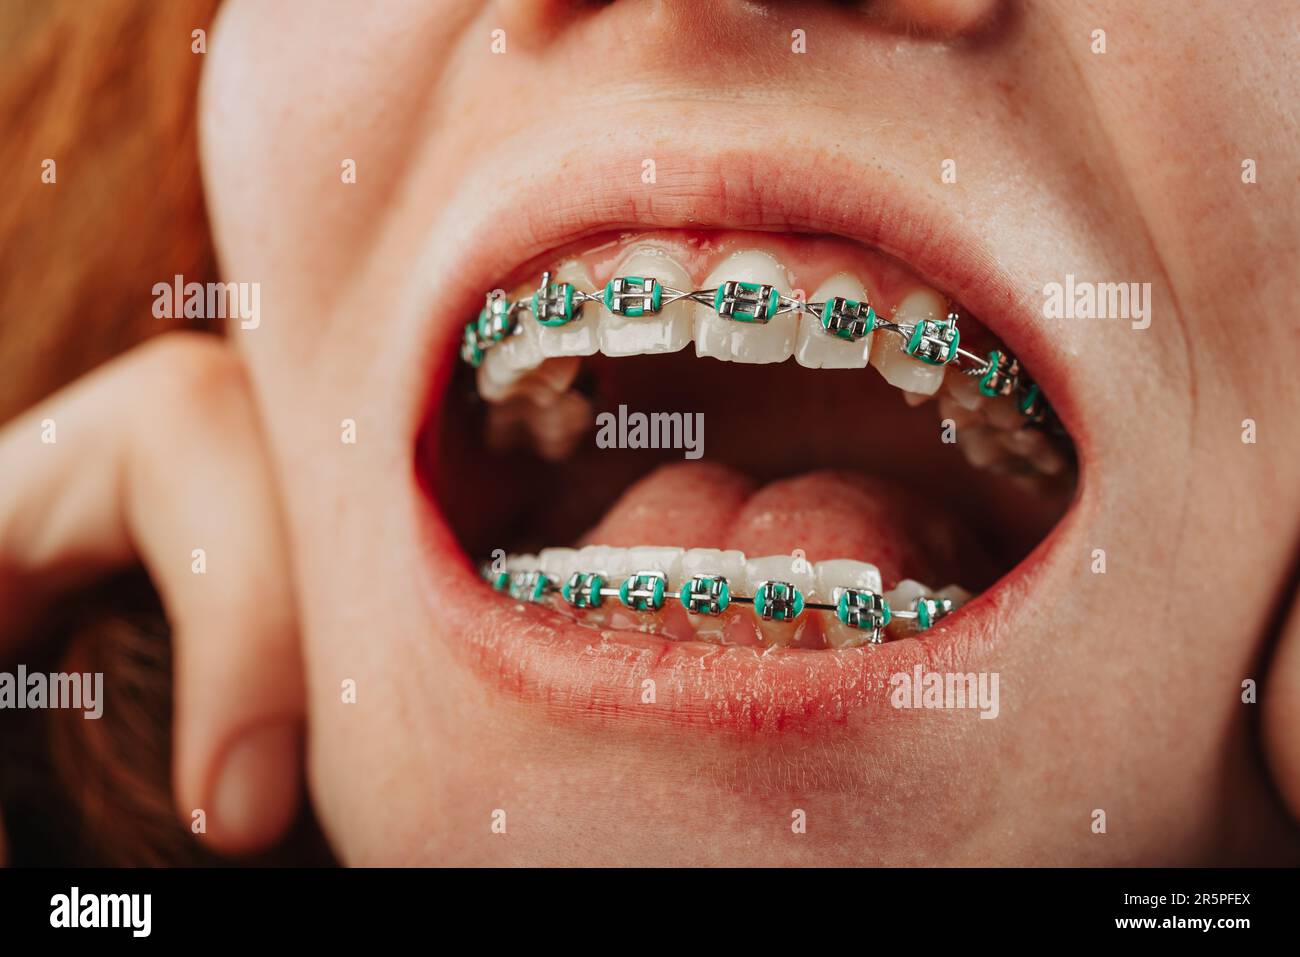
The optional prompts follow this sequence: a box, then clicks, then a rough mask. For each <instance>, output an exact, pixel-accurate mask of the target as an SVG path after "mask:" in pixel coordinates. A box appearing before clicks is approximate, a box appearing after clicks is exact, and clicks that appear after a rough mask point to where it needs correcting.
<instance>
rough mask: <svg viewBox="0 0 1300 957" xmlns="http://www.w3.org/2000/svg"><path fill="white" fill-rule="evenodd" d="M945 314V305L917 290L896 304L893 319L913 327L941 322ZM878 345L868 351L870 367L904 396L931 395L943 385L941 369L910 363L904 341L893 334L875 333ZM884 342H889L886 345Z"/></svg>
mask: <svg viewBox="0 0 1300 957" xmlns="http://www.w3.org/2000/svg"><path fill="white" fill-rule="evenodd" d="M947 314H948V304H947V302H946V301H945V300H944V298H943V296H941V295H939V294H938V293H937V292H935V291H934V290H933V289H917V290H916V291H915V292H912V293H909V294H908V295H907V296H905V297H904V298H903V301H902V302H900V303H899V304H898V309H897V310H895V313H894V316H893V319H894V321H895V322H897V323H899V324H900V325H903V324H908V325H910V324H912V323H915V322H919V321H920V320H922V319H942V318H944V317H945V316H946V315H947ZM877 335H880V337H881V341H880V342H878V343H877V344H876V348H874V349H872V350H871V364H872V365H873V366H875V368H876V371H877V372H879V373H880V374H881V376H883V377H884V380H885V381H886V382H888V383H889V384H890V385H892V386H896V387H897V388H899V389H902V390H903V391H904V392H915V393H917V394H919V395H934V394H935V393H936V392H938V391H939V387H940V386H942V385H943V376H944V367H943V366H932V365H927V364H926V363H924V362H921V361H920V360H919V359H913V358H912V357H911V356H909V355H908V354H907V353H906V352H904V351H903V348H902V346H903V340H902V338H901V337H900V336H897V335H894V334H892V333H883V334H881V333H877ZM886 338H887V340H888V341H886Z"/></svg>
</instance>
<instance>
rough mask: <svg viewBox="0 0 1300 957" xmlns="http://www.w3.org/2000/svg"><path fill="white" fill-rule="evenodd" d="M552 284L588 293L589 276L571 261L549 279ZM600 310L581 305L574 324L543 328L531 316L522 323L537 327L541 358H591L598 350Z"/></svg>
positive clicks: (584, 268) (580, 265)
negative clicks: (570, 285)
mask: <svg viewBox="0 0 1300 957" xmlns="http://www.w3.org/2000/svg"><path fill="white" fill-rule="evenodd" d="M551 282H571V283H573V285H574V288H575V289H577V290H578V291H579V292H589V291H590V290H591V276H589V275H588V274H587V268H586V267H585V266H584V265H583V264H582V263H581V262H579V261H578V260H576V259H570V260H569V261H567V262H565V263H563V264H562V265H560V266H559V267H558V268H557V269H556V270H555V273H554V274H553V275H552V276H551ZM598 312H599V310H598V309H597V308H595V307H594V306H593V305H592V304H591V303H587V304H586V305H584V306H583V309H582V313H581V314H580V315H579V316H578V318H577V319H575V320H573V322H570V323H568V324H567V325H563V326H543V325H541V324H539V323H538V322H537V320H535V319H534V318H533V317H532V314H531V313H530V314H528V315H526V316H524V318H523V320H522V321H523V322H531V323H532V324H533V325H535V326H537V345H538V348H539V349H540V350H541V353H542V355H544V356H590V355H595V354H596V352H597V350H598V349H599V347H600V323H599V317H598Z"/></svg>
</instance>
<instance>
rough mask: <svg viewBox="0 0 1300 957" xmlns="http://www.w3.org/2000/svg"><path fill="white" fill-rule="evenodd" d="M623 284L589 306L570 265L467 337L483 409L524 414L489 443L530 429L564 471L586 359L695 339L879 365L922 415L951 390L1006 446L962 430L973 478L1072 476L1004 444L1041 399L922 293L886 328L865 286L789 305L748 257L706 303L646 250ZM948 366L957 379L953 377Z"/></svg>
mask: <svg viewBox="0 0 1300 957" xmlns="http://www.w3.org/2000/svg"><path fill="white" fill-rule="evenodd" d="M617 276H618V278H616V279H614V280H611V282H610V283H608V284H607V285H606V286H605V287H604V288H603V289H601V290H599V291H598V292H593V291H591V290H592V289H593V283H592V281H591V277H590V275H589V274H588V272H587V269H586V267H585V266H584V265H583V263H582V262H581V261H580V260H576V259H571V260H568V261H567V262H565V263H563V264H562V265H561V266H560V267H559V268H558V269H557V270H556V272H555V274H554V275H550V274H548V275H547V276H546V277H545V279H544V282H543V284H542V286H541V287H540V288H539V289H538V290H536V291H535V292H534V293H532V294H530V295H528V296H524V297H522V298H521V299H519V300H518V301H516V302H515V303H513V304H509V303H507V302H506V300H505V299H504V297H503V296H502V295H501V294H499V293H494V294H493V295H492V296H490V297H489V299H488V301H487V304H486V306H485V308H484V310H483V311H482V313H481V314H480V316H479V319H478V320H477V322H475V323H471V324H470V326H469V327H468V328H467V329H466V334H465V337H464V344H463V348H462V355H463V356H464V358H466V359H467V360H468V361H470V363H471V364H473V365H477V366H478V387H479V393H480V395H482V396H483V398H485V399H487V400H488V401H490V402H493V403H497V404H509V403H513V404H515V408H514V409H512V410H510V411H508V412H502V413H500V414H497V415H495V416H494V418H493V420H492V425H491V426H490V428H491V429H492V430H493V431H494V432H495V435H494V436H490V437H489V438H490V440H492V441H494V442H495V443H496V444H499V445H505V444H508V443H509V441H512V440H511V439H510V438H509V436H511V435H514V434H517V432H518V431H519V424H520V423H522V424H523V425H524V426H525V427H526V429H527V431H528V432H529V433H530V434H532V435H533V437H534V439H536V438H537V437H538V436H539V435H545V436H546V437H547V441H546V442H544V443H542V444H543V445H545V449H543V451H544V453H545V454H546V455H548V456H550V457H561V456H563V455H564V454H566V452H567V450H568V449H570V448H572V445H573V442H574V441H576V439H577V437H578V436H579V435H580V434H581V432H582V431H583V430H584V428H585V427H586V425H587V422H586V421H585V420H584V418H583V415H582V414H581V413H582V408H581V407H580V406H579V404H577V403H569V404H568V405H564V404H557V403H556V401H555V400H556V399H557V398H559V397H560V396H561V395H563V394H565V393H566V392H567V390H568V387H569V385H570V384H571V383H572V381H573V377H574V375H575V374H576V368H577V367H576V360H577V358H578V357H581V356H588V355H592V354H594V353H596V352H601V353H603V354H605V355H608V356H630V355H642V354H647V353H661V352H676V351H679V350H681V349H683V348H685V346H686V344H687V343H689V342H691V341H692V339H693V340H694V342H695V351H696V353H697V354H698V355H701V356H712V357H714V358H717V359H723V360H727V361H732V362H751V363H769V362H782V361H784V360H785V359H788V358H789V357H790V356H792V355H793V356H794V358H795V361H796V362H798V363H799V364H800V365H803V366H807V367H809V368H837V369H850V368H862V367H864V366H866V365H867V364H868V361H869V362H870V365H872V366H873V367H874V368H875V369H876V371H877V372H879V373H880V375H881V376H882V377H883V378H884V379H885V380H886V381H887V382H889V383H890V384H891V385H894V386H897V387H898V388H899V389H901V390H903V392H904V394H905V396H907V398H908V401H909V402H911V403H912V404H917V403H919V402H922V401H924V400H925V398H927V397H929V396H933V395H936V394H937V393H939V392H940V390H941V389H943V387H944V385H945V383H951V386H950V388H949V389H948V390H947V392H948V393H949V394H950V395H951V396H952V398H953V400H954V401H955V402H956V405H957V407H958V408H959V409H960V410H961V411H962V413H964V414H963V415H960V416H952V418H953V419H954V421H956V422H957V424H958V425H967V424H974V425H979V426H984V425H988V426H991V427H992V428H993V429H995V430H996V431H997V432H998V433H999V434H998V435H997V436H995V437H994V439H993V440H992V441H993V445H990V444H989V442H988V441H985V440H984V437H983V436H982V434H981V433H980V431H979V430H978V429H962V430H961V432H960V433H959V436H958V445H959V446H960V447H961V448H962V449H963V451H965V452H966V453H967V456H968V458H970V459H971V461H972V462H973V463H974V464H990V463H994V462H998V461H1001V460H1002V459H1005V458H1008V457H1010V458H1019V459H1022V460H1024V461H1025V462H1028V463H1030V464H1031V465H1032V466H1033V467H1034V468H1035V469H1037V470H1038V471H1040V472H1045V473H1049V474H1051V473H1054V472H1057V471H1060V469H1061V468H1063V467H1064V464H1065V459H1064V457H1063V456H1062V455H1061V454H1060V453H1059V451H1057V450H1055V449H1054V448H1052V446H1051V444H1050V443H1048V442H1046V440H1041V441H1040V440H1034V439H1029V438H1023V437H1021V438H1017V439H1015V440H1011V439H1009V438H1004V437H1003V435H1002V434H1001V433H1004V432H1012V433H1015V432H1019V431H1020V430H1021V427H1022V426H1023V425H1024V424H1025V422H1026V420H1028V421H1029V422H1032V423H1035V424H1037V423H1039V422H1040V421H1041V420H1043V419H1044V418H1046V415H1047V414H1046V412H1045V411H1044V407H1043V405H1042V401H1041V396H1040V395H1039V394H1038V392H1037V388H1036V387H1034V386H1033V385H1032V384H1031V383H1029V381H1028V380H1027V379H1025V378H1024V377H1023V375H1022V374H1021V372H1020V369H1019V366H1018V365H1017V364H1016V363H1015V360H1014V359H1012V358H1011V357H1010V356H1008V355H1006V354H1005V353H1004V352H1001V351H998V352H994V353H993V354H992V356H991V357H990V358H989V359H981V358H980V357H978V356H973V355H972V354H971V353H969V352H966V351H965V350H962V349H960V335H959V332H960V331H959V330H958V328H957V322H956V316H955V314H954V313H952V312H950V311H949V308H948V303H947V302H946V300H945V299H944V297H943V296H941V295H940V294H939V293H938V292H936V291H935V290H933V289H930V288H927V287H922V286H918V287H916V288H914V289H913V290H912V291H911V292H910V293H908V294H907V295H905V296H904V297H903V298H902V299H901V300H900V301H899V303H898V305H897V307H896V308H895V309H894V310H892V313H891V317H890V318H888V319H886V318H884V317H881V316H878V315H877V313H876V311H875V310H874V309H873V308H872V306H871V305H870V303H869V301H868V295H867V292H866V289H865V288H864V286H863V284H862V283H861V282H860V281H859V280H858V279H857V278H856V277H854V276H852V275H850V274H848V273H838V274H836V275H834V276H832V277H830V278H829V279H827V280H825V281H824V282H823V283H822V284H821V285H820V286H818V288H817V289H816V290H814V292H813V296H812V300H811V301H810V302H805V301H803V300H801V299H795V298H793V297H792V296H791V294H790V282H789V277H788V275H787V273H786V271H785V269H784V267H782V266H781V264H780V263H779V262H777V261H776V259H774V258H773V257H772V256H771V255H769V254H768V253H766V252H762V251H759V250H752V249H751V250H741V251H739V252H736V253H733V254H732V255H731V256H730V257H728V258H726V259H724V260H723V261H722V262H720V263H719V264H718V265H717V266H716V267H715V268H714V269H713V271H712V272H711V273H710V274H709V276H708V277H707V278H706V280H705V283H704V286H705V288H704V289H703V290H700V291H692V288H693V282H692V280H691V277H690V276H689V275H688V273H687V272H686V270H685V269H684V268H683V267H682V266H681V265H680V264H678V263H677V262H675V261H674V260H673V259H672V258H671V257H670V256H668V255H667V254H666V253H665V252H664V251H663V250H661V249H658V248H655V247H650V246H645V247H642V246H636V247H633V249H632V250H631V252H630V253H629V254H628V255H627V256H626V257H625V258H624V259H623V261H622V262H621V263H620V264H619V267H618V270H617ZM882 337H883V341H882ZM995 362H996V365H995ZM949 365H956V366H958V367H959V368H958V369H954V370H952V372H951V374H950V373H949V370H948V366H949ZM961 373H966V374H961ZM520 398H523V399H525V400H526V401H525V402H523V403H522V404H520V403H519V402H518V401H517V400H519V399H520ZM945 417H948V416H947V413H946V412H945ZM541 420H547V421H541ZM550 420H554V421H550ZM967 432H969V433H971V434H970V435H966V434H965V433H967ZM967 439H969V440H970V441H969V444H968V442H967ZM535 444H536V443H535Z"/></svg>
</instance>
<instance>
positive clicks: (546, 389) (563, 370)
mask: <svg viewBox="0 0 1300 957" xmlns="http://www.w3.org/2000/svg"><path fill="white" fill-rule="evenodd" d="M581 365H582V360H581V359H580V358H578V357H577V356H558V357H556V358H554V359H547V360H546V361H545V362H543V363H542V364H541V365H539V366H538V367H537V368H536V369H534V370H533V371H532V372H529V373H526V374H525V375H524V377H523V378H522V379H520V380H519V382H518V384H517V385H516V386H515V392H516V393H517V394H519V395H522V396H525V397H526V398H527V399H528V400H529V401H530V402H532V404H533V405H551V404H553V403H554V402H555V400H557V399H558V398H560V396H562V395H564V394H565V393H567V392H568V391H569V386H571V385H573V380H574V379H576V378H577V377H578V368H579V366H581ZM485 398H486V396H485Z"/></svg>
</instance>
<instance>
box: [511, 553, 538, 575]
mask: <svg viewBox="0 0 1300 957" xmlns="http://www.w3.org/2000/svg"><path fill="white" fill-rule="evenodd" d="M535 568H537V556H536V555H534V554H532V553H531V552H528V553H525V554H523V555H507V556H506V571H508V572H530V571H533V570H534V569H535Z"/></svg>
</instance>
